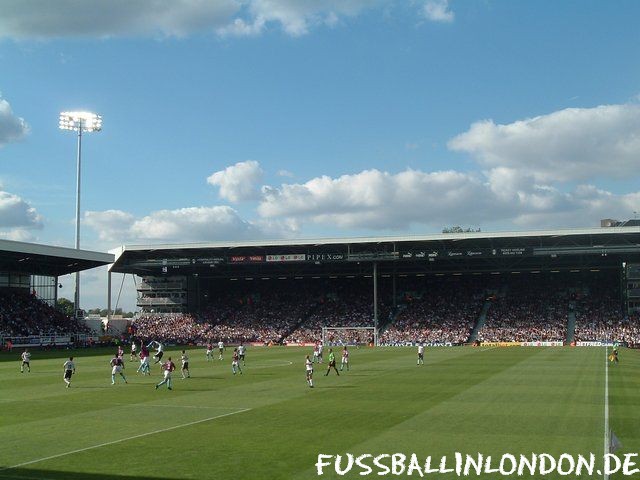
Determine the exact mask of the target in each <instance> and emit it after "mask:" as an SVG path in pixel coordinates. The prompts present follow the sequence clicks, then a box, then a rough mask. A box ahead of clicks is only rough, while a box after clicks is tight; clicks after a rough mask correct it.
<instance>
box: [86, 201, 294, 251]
mask: <svg viewBox="0 0 640 480" xmlns="http://www.w3.org/2000/svg"><path fill="white" fill-rule="evenodd" d="M84 223H85V225H88V226H89V227H90V228H91V229H92V230H94V231H96V232H97V233H98V235H99V238H100V240H102V241H108V242H113V243H130V242H198V241H216V240H250V239H257V238H268V237H269V238H276V237H283V236H288V235H291V234H292V233H294V230H293V229H294V228H295V222H292V221H278V220H273V221H268V220H262V221H259V222H255V223H254V222H250V221H248V220H245V219H243V218H241V217H240V215H239V214H238V212H237V211H236V210H234V209H233V208H231V207H229V206H211V207H186V208H179V209H175V210H158V211H155V212H152V213H150V214H148V215H145V216H142V217H136V216H134V215H132V214H130V213H128V212H124V211H121V210H106V211H90V212H86V213H85V215H84Z"/></svg>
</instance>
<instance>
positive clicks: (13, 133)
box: [0, 98, 29, 147]
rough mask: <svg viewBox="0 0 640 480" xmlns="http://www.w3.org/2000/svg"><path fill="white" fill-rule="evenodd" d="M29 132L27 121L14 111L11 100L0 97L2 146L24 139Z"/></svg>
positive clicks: (0, 142)
mask: <svg viewBox="0 0 640 480" xmlns="http://www.w3.org/2000/svg"><path fill="white" fill-rule="evenodd" d="M27 133H29V126H28V125H27V122H25V120H24V119H23V118H20V117H17V116H16V115H15V114H14V113H13V110H12V109H11V105H9V102H7V101H6V100H4V99H3V98H0V147H1V146H2V145H4V144H7V143H9V142H15V141H17V140H20V139H22V138H23V137H24V136H25V135H26V134H27Z"/></svg>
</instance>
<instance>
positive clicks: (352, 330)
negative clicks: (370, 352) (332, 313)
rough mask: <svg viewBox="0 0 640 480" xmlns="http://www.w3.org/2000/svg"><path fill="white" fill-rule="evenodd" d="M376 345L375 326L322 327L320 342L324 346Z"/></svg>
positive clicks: (376, 332) (376, 334)
mask: <svg viewBox="0 0 640 480" xmlns="http://www.w3.org/2000/svg"><path fill="white" fill-rule="evenodd" d="M372 341H373V345H375V346H378V330H377V329H376V327H322V344H323V345H325V346H333V347H336V346H344V345H348V346H358V345H369V343H371V342H372Z"/></svg>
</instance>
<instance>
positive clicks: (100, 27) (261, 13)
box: [0, 0, 453, 39]
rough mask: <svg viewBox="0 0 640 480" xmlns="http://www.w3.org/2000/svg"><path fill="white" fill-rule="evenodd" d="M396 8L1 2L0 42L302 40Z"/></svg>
mask: <svg viewBox="0 0 640 480" xmlns="http://www.w3.org/2000/svg"><path fill="white" fill-rule="evenodd" d="M431 4H433V5H431ZM394 5H395V2H394V0H215V1H211V0H154V1H153V2H143V1H131V0H109V1H104V0H56V1H55V2H52V1H51V0H29V1H28V2H25V1H24V0H3V2H2V15H0V38H1V37H5V38H13V39H32V38H36V39H46V38H64V37H99V38H100V37H120V36H149V35H151V36H154V35H161V36H178V37H180V36H186V35H189V34H192V33H196V32H216V33H217V34H219V35H221V36H253V35H258V34H260V33H262V32H264V31H265V30H266V29H267V28H268V27H269V26H270V25H274V26H276V27H279V28H281V29H282V30H283V31H284V32H286V33H287V34H289V35H291V36H300V35H305V34H307V33H308V32H309V31H310V30H311V29H312V28H314V27H318V26H323V25H324V26H329V27H332V26H335V25H336V24H338V23H340V22H341V21H342V20H343V19H345V18H349V17H355V16H357V15H359V14H361V13H362V12H364V11H366V10H372V9H382V8H385V7H393V6H394ZM424 15H425V17H426V18H428V19H430V20H434V21H440V22H442V21H450V20H448V18H451V19H452V18H453V13H451V12H450V11H449V10H448V5H447V2H446V1H444V0H429V1H427V2H426V4H425V5H424Z"/></svg>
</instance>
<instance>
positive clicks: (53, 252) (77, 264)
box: [0, 240, 114, 276]
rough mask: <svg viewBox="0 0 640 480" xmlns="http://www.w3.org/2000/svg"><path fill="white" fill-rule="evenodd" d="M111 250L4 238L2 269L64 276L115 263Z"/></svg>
mask: <svg viewBox="0 0 640 480" xmlns="http://www.w3.org/2000/svg"><path fill="white" fill-rule="evenodd" d="M113 260H114V256H113V254H111V253H100V252H92V251H88V250H76V249H74V248H65V247H53V246H49V245H40V244H36V243H25V242H14V241H11V240H0V271H3V272H12V273H25V274H29V275H50V276H60V275H66V274H68V273H74V272H79V271H82V270H88V269H90V268H95V267H100V266H102V265H108V264H110V263H113Z"/></svg>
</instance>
